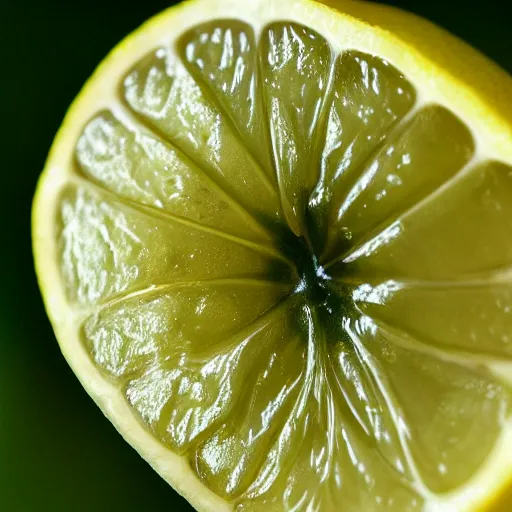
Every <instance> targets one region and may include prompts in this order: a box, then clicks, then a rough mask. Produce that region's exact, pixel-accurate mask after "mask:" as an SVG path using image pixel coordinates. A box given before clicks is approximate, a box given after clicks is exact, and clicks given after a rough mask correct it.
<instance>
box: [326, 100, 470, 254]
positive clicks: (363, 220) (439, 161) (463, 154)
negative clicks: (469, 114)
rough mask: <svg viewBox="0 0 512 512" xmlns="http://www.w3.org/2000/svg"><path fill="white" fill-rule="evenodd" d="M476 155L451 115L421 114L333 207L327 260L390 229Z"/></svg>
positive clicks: (432, 110) (437, 110) (438, 110)
mask: <svg viewBox="0 0 512 512" xmlns="http://www.w3.org/2000/svg"><path fill="white" fill-rule="evenodd" d="M473 152H474V142H473V138H472V136H471V133H470V132H469V130H468V129H467V127H466V126H465V125H464V124H462V122H461V121H460V120H459V119H458V118H456V117H455V116H454V115H453V114H452V113H450V112H449V111H448V110H446V109H445V108H443V107H437V106H429V107H425V108H423V109H422V110H420V111H419V112H418V113H417V114H415V115H414V116H413V117H412V119H411V120H410V121H409V122H408V123H407V124H406V125H405V126H404V127H403V129H402V130H401V131H400V133H399V134H397V135H396V136H395V137H394V138H392V139H389V140H387V141H386V144H385V145H384V146H383V147H382V149H381V150H379V152H378V153H377V154H376V155H375V157H374V158H373V159H372V160H370V161H369V162H367V164H366V166H365V167H364V168H363V169H362V170H361V174H360V176H359V177H358V179H357V181H356V182H355V184H354V185H353V186H351V187H350V188H348V189H346V190H345V195H344V197H342V199H341V202H340V204H333V205H332V206H333V214H334V217H333V218H332V219H331V223H330V236H331V237H332V242H331V247H332V249H331V250H330V253H329V251H328V253H327V255H326V256H325V258H326V260H327V261H328V260H329V258H335V257H336V256H338V255H340V254H341V255H343V254H344V253H347V252H350V251H351V250H353V249H354V248H357V247H359V246H360V245H361V244H362V243H363V242H365V241H366V240H367V239H368V238H372V235H373V234H376V232H377V233H378V232H380V231H383V230H384V229H385V228H386V227H388V226H390V225H392V224H393V223H394V222H395V221H396V220H397V219H398V218H399V217H400V216H401V215H402V214H404V213H405V212H407V210H409V209H410V208H412V207H413V206H415V205H416V204H418V203H419V202H420V201H421V200H422V199H424V198H425V197H428V196H429V195H430V194H432V193H433V192H434V191H435V190H437V189H438V188H439V187H440V186H441V185H442V184H443V183H445V182H446V181H448V180H449V179H450V178H452V177H453V176H454V175H455V174H456V173H457V172H458V171H460V170H461V169H462V168H463V167H464V166H465V165H466V164H467V162H468V161H469V160H470V159H471V157H472V155H473ZM338 257H339V256H338Z"/></svg>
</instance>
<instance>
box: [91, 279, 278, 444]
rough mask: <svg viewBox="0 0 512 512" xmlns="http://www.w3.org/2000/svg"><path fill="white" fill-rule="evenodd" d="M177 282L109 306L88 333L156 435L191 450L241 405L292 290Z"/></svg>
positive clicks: (105, 364) (97, 354)
mask: <svg viewBox="0 0 512 512" xmlns="http://www.w3.org/2000/svg"><path fill="white" fill-rule="evenodd" d="M174 288H175V289H173V290H170V291H168V292H165V293H163V292H160V293H157V292H152V293H150V294H149V295H148V296H142V297H134V298H132V299H128V300H123V301H121V302H120V303H118V304H115V305H113V306H111V307H108V308H106V309H104V310H103V311H101V312H100V313H98V314H96V315H94V316H92V317H91V318H90V319H89V320H88V321H87V322H86V324H85V327H84V331H83V337H84V343H85V345H86V347H88V350H89V351H90V353H91V354H92V355H93V357H94V360H95V362H96V364H98V365H99V366H100V367H101V368H102V369H103V370H105V371H106V372H108V373H109V374H110V375H111V376H113V377H116V378H118V379H120V380H121V382H123V383H124V384H123V385H124V387H125V392H126V396H127V399H128V401H129V402H130V404H131V405H132V406H133V407H134V409H135V410H136V411H137V413H138V414H139V415H140V416H141V417H142V419H143V420H144V421H145V423H146V424H147V425H148V426H149V427H151V429H152V430H153V432H154V433H155V435H156V436H157V437H158V438H159V439H160V440H161V441H162V442H164V443H165V444H167V445H168V446H170V447H171V448H172V449H174V450H176V451H179V452H183V451H184V450H186V449H190V448H191V447H192V446H193V445H194V442H195V440H196V438H197V437H198V436H201V435H202V434H203V433H204V432H205V431H206V430H207V429H208V428H210V427H211V425H213V424H214V423H215V422H217V421H218V420H220V419H221V417H225V415H226V414H227V412H228V411H230V410H231V409H232V408H233V406H234V404H235V402H236V401H237V400H238V395H239V393H238V391H239V390H240V389H241V387H242V385H243V380H244V379H245V378H247V376H248V374H250V372H251V371H252V370H251V368H252V366H253V365H256V364H257V362H258V358H259V354H262V353H264V352H265V351H266V350H267V349H268V346H267V345H268V344H269V343H273V342H274V337H275V336H277V335H278V334H279V333H280V331H277V334H276V331H275V330H274V331H272V333H273V334H269V333H270V332H271V331H269V329H270V330H271V326H272V325H273V323H274V322H280V321H281V320H280V319H281V318H282V315H281V313H280V311H281V310H278V311H277V312H274V311H273V307H274V306H275V305H276V304H277V303H278V302H279V300H280V299H281V298H282V297H283V295H284V293H285V291H284V290H283V289H282V287H279V286H276V285H272V284H268V285H263V284H259V283H254V282H252V283H247V282H243V281H240V282H237V281H236V280H226V281H223V282H222V281H220V282H209V283H202V284H201V283H198V284H193V285H184V286H175V287H174ZM265 313H267V314H265ZM191 319H193V322H191ZM272 329H273V327H272ZM276 340H277V338H276ZM276 349H278V347H276ZM256 367H257V366H256Z"/></svg>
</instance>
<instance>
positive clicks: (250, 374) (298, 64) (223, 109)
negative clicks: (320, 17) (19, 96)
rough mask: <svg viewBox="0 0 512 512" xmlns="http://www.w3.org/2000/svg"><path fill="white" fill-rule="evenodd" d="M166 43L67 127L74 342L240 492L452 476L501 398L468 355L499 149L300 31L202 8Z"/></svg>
mask: <svg viewBox="0 0 512 512" xmlns="http://www.w3.org/2000/svg"><path fill="white" fill-rule="evenodd" d="M175 50H176V53H174V52H171V51H169V49H166V48H160V49H155V52H154V53H153V54H151V55H149V56H148V57H146V58H145V59H144V60H143V61H142V62H140V63H138V64H136V65H135V67H134V68H133V69H132V71H130V73H129V74H128V76H127V77H126V79H125V81H124V84H123V87H124V88H123V94H124V98H123V100H124V101H125V105H126V108H127V109H129V110H130V111H131V116H130V117H131V119H132V124H131V125H130V126H129V127H128V126H125V125H123V122H121V121H120V120H119V119H117V118H116V117H115V115H114V114H113V113H112V112H108V111H104V112H98V113H97V114H96V115H95V116H94V118H93V119H92V120H91V121H90V122H89V124H88V125H87V126H86V127H84V131H83V135H82V136H81V138H80V139H79V141H78V142H77V146H76V161H77V174H78V175H79V176H81V178H82V179H83V182H82V183H83V184H78V185H69V186H68V187H67V188H66V189H65V191H64V192H63V194H62V198H61V206H60V212H59V223H60V226H61V231H60V235H59V236H60V238H59V248H60V256H61V267H62V273H63V277H64V281H65V284H66V286H67V291H68V297H69V300H70V301H71V302H72V303H74V304H76V305H77V306H80V307H85V308H88V309H90V308H92V309H93V310H95V311H96V313H94V314H92V315H91V316H90V317H89V318H88V319H87V320H86V321H85V322H84V325H83V328H82V339H83V342H84V344H85V346H86V348H87V350H88V351H89V353H90V354H91V357H92V358H93V360H94V361H95V363H96V364H97V366H98V367H99V368H100V369H101V370H102V371H104V372H105V374H106V375H108V377H109V378H110V379H112V380H113V381H114V382H116V383H117V384H118V385H119V387H120V389H121V390H122V392H123V393H124V394H125V396H126V399H127V400H128V402H129V403H130V404H131V406H132V407H133V410H134V412H135V414H137V415H138V416H139V417H140V419H141V421H142V422H143V423H144V424H145V425H146V426H147V428H148V429H150V430H151V431H152V432H153V433H154V435H155V436H156V437H157V439H159V440H160V441H161V442H162V443H163V444H164V445H166V446H168V447H169V448H171V449H172V450H173V451H176V452H177V453H180V454H183V455H184V456H186V457H187V458H188V459H189V461H190V464H191V467H192V469H193V470H194V471H195V472H196V473H197V475H198V476H199V478H200V479H201V480H202V481H203V482H204V483H205V484H206V485H207V486H208V487H210V488H211V489H212V490H213V491H214V492H216V493H217V494H219V495H220V496H222V497H224V498H226V499H227V500H228V501H231V502H233V504H234V505H235V507H237V508H238V509H239V510H243V511H246V510H247V511H249V510H251V511H252V510H256V511H260V510H261V511H284V510H294V511H305V512H306V511H308V512H309V511H316V510H321V511H326V512H329V511H339V510H343V511H349V512H350V511H360V510H390V511H391V510H392V511H395V510H416V509H421V507H422V503H423V499H424V498H423V494H424V492H423V490H422V489H424V488H428V489H429V490H430V491H432V492H434V493H442V492H446V491H450V490H453V489H455V488H457V487H458V486H460V485H462V484H463V483H465V482H466V481H467V480H468V478H469V477H470V476H471V475H472V474H473V473H474V472H475V471H476V470H477V469H478V467H479V466H480V465H481V464H482V462H483V461H484V460H485V458H486V457H487V456H488V455H489V453H490V450H491V449H492V447H493V443H494V441H495V440H496V438H497V436H498V435H499V433H500V429H501V425H502V423H503V421H504V419H505V418H506V417H507V416H508V415H509V414H510V400H511V398H512V392H511V390H510V389H509V388H508V387H507V386H506V385H504V384H500V383H499V382H498V381H497V380H496V379H495V378H494V377H493V376H492V375H491V374H490V373H489V372H488V371H487V370H484V369H483V368H484V366H483V365H480V364H471V365H470V364H468V363H467V362H465V361H466V359H465V358H463V356H468V355H469V356H474V357H476V358H477V360H478V361H479V363H485V362H489V361H491V360H492V359H493V358H494V359H506V360H510V359H511V357H512V348H511V347H512V330H511V329H512V288H511V287H510V284H509V283H508V282H507V280H506V279H507V278H504V277H503V276H502V275H501V273H502V272H503V271H504V270H505V269H506V268H507V267H508V266H509V265H510V262H511V261H512V249H511V244H510V243H509V240H510V237H511V236H512V221H511V220H510V219H512V206H511V205H512V202H511V201H510V197H511V192H512V190H511V188H512V168H510V167H508V166H506V165H504V164H501V163H498V162H490V161H487V162H484V163H479V164H473V163H472V162H471V159H472V157H473V155H474V151H475V149H474V142H473V139H472V136H471V134H470V132H469V131H468V129H467V128H466V127H465V125H464V124H463V123H462V122H461V121H460V120H458V119H457V118H456V117H455V116H454V115H453V114H451V113H450V112H449V111H448V110H446V109H444V108H442V107H440V106H435V105H427V106H424V107H422V108H420V109H418V110H413V109H414V108H415V101H416V95H415V91H414V88H413V86H412V85H411V84H410V83H409V82H408V81H407V79H406V78H405V77H404V76H402V75H401V73H400V72H399V71H398V70H396V69H395V68H393V66H391V65H390V64H388V63H385V62H383V61H382V60H380V59H378V58H376V57H372V56H369V55H364V54H361V53H358V52H355V51H349V52H345V53H344V54H342V55H341V56H340V55H335V54H334V53H333V51H332V49H331V48H330V46H329V44H328V43H327V42H326V41H325V40H324V39H323V38H322V37H321V36H320V35H318V34H316V33H313V32H312V31H311V30H309V29H307V28H305V27H301V26H298V25H295V24H290V23H285V22H283V23H276V24H273V25H272V26H270V27H267V28H266V29H264V30H263V32H262V34H261V37H260V40H259V41H256V39H255V36H254V34H253V32H252V29H250V28H249V27H248V26H246V25H245V24H243V23H241V22H238V21H233V20H230V21H216V22H214V23H211V24H209V25H205V26H201V27H198V28H197V29H194V30H192V31H190V32H188V33H186V34H185V35H183V36H182V37H181V39H180V40H179V42H178V44H177V46H176V49H175ZM176 55H178V56H179V57H176ZM78 183H80V182H78ZM490 278H492V282H491V281H490ZM431 349H435V350H446V351H447V353H449V354H450V358H451V360H452V361H453V362H450V363H448V362H446V361H444V360H443V359H441V358H437V357H435V356H434V355H432V350H431ZM429 354H430V355H429Z"/></svg>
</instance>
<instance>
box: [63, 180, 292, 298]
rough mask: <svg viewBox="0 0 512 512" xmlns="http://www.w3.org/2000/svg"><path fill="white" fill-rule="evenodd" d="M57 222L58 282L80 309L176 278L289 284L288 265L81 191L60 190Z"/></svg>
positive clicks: (269, 256)
mask: <svg viewBox="0 0 512 512" xmlns="http://www.w3.org/2000/svg"><path fill="white" fill-rule="evenodd" d="M58 225H59V248H58V249H59V254H60V261H61V270H62V275H63V278H64V283H65V286H66V290H67V293H68V297H69V299H70V300H71V301H72V302H77V303H79V304H80V305H93V304H97V303H98V302H100V301H103V300H105V299H106V298H109V297H112V296H116V295H119V294H122V293H128V292H130V291H133V290H136V289H140V288H146V287H149V286H154V285H160V284H168V283H176V282H182V281H196V280H202V279H216V278H224V277H243V278H259V279H263V280H267V279H269V278H272V277H273V278H276V277H278V278H279V279H282V278H284V279H285V280H286V279H287V278H286V276H288V280H289V281H288V282H291V281H290V279H291V275H290V274H291V269H290V268H289V267H288V265H287V264H286V263H284V262H283V261H282V260H279V259H277V258H274V257H273V256H272V255H269V254H267V253H265V252H261V250H260V249H259V248H258V247H257V246H256V247H255V248H251V247H252V246H249V247H248V246H246V245H243V244H242V243H239V242H238V241H237V240H236V239H234V240H232V239H229V238H224V237H222V236H221V235H219V234H217V233H215V232H210V231H204V230H202V229H200V228H198V227H194V226H190V225H186V224H182V223H180V222H176V221H174V220H173V219H160V218H157V217H153V216H151V215H148V214H144V213H142V212H138V211H136V210H133V209H131V208H129V207H127V206H125V205H123V204H121V203H117V202H116V201H114V200H112V199H111V198H110V197H105V196H103V195H102V194H101V193H98V194H97V193H92V192H89V191H88V190H86V189H84V188H81V187H78V188H75V187H69V188H68V189H66V190H65V191H64V192H63V194H62V199H61V205H60V212H59V214H58Z"/></svg>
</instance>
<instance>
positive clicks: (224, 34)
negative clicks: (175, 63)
mask: <svg viewBox="0 0 512 512" xmlns="http://www.w3.org/2000/svg"><path fill="white" fill-rule="evenodd" d="M178 49H179V52H180V57H181V59H182V60H183V62H184V64H185V66H186V67H187V69H188V71H189V72H190V74H191V75H192V76H193V77H194V78H195V79H196V80H197V83H198V84H199V85H201V86H203V87H204V88H205V89H206V94H210V95H211V97H212V98H213V99H214V101H215V102H216V104H217V105H218V106H219V109H221V110H222V112H223V113H225V114H226V117H228V119H229V120H230V122H231V123H232V124H233V125H234V127H235V130H236V131H237V132H238V133H239V134H240V137H241V139H242V141H243V142H244V144H245V146H246V148H247V149H248V150H249V152H250V154H251V155H252V156H253V157H254V158H255V159H256V160H257V162H258V163H259V165H260V166H261V167H262V169H263V170H264V172H265V174H266V175H267V177H268V181H270V183H272V186H273V187H276V186H277V184H276V176H275V172H274V168H273V166H272V159H271V151H270V142H269V139H268V133H267V130H266V126H267V121H266V119H265V117H264V113H263V105H262V97H261V88H260V83H259V80H258V78H259V77H258V74H259V73H258V52H257V44H256V40H255V36H254V31H253V29H252V27H250V26H249V25H247V24H245V23H242V22H239V21H237V20H229V21H225V22H222V21H215V22H211V23H205V24H204V25H200V26H198V27H195V28H193V29H192V30H190V31H189V32H187V33H185V34H184V35H183V36H181V38H180V40H179V42H178Z"/></svg>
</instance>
